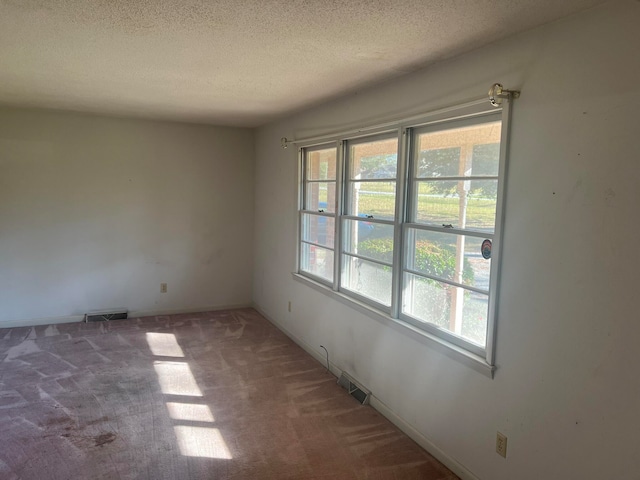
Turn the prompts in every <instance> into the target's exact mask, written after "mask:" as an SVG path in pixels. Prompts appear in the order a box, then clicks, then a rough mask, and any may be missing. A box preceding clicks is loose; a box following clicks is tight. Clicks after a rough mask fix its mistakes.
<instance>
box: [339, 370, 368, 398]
mask: <svg viewBox="0 0 640 480" xmlns="http://www.w3.org/2000/svg"><path fill="white" fill-rule="evenodd" d="M338 385H340V386H341V387H342V388H344V389H346V390H347V392H349V395H351V396H352V397H353V398H355V399H356V400H358V401H359V402H360V403H361V404H362V405H368V404H369V396H370V395H371V392H370V391H369V390H367V389H365V388H364V387H362V386H361V385H359V384H357V383H356V382H355V380H354V379H353V378H351V377H350V376H349V375H347V374H346V373H344V372H342V374H341V375H340V378H338Z"/></svg>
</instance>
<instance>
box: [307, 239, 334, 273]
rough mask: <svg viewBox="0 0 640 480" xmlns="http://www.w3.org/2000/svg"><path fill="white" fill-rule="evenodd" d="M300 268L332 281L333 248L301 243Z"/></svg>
mask: <svg viewBox="0 0 640 480" xmlns="http://www.w3.org/2000/svg"><path fill="white" fill-rule="evenodd" d="M300 270H303V271H305V272H309V273H311V274H313V275H316V276H317V277H321V278H324V279H325V280H327V281H329V282H333V250H329V249H327V248H322V247H318V246H316V245H309V244H308V243H303V244H302V245H301V248H300Z"/></svg>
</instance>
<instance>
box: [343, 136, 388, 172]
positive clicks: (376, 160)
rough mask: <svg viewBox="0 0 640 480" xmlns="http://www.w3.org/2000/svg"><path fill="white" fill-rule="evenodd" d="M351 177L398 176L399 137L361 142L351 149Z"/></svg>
mask: <svg viewBox="0 0 640 480" xmlns="http://www.w3.org/2000/svg"><path fill="white" fill-rule="evenodd" d="M349 150H350V151H349V165H350V168H349V172H350V176H349V178H352V179H359V180H363V179H370V178H392V179H395V178H396V174H397V170H398V139H397V138H391V139H387V140H378V141H375V142H367V143H359V144H356V145H352V146H351V148H350V149H349Z"/></svg>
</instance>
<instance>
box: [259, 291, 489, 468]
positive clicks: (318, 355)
mask: <svg viewBox="0 0 640 480" xmlns="http://www.w3.org/2000/svg"><path fill="white" fill-rule="evenodd" d="M252 307H253V308H254V309H255V310H256V311H257V312H259V313H260V315H262V316H263V317H264V318H266V319H267V320H269V322H271V323H272V324H273V325H274V326H275V327H276V328H277V329H278V330H280V331H281V332H282V333H284V334H285V335H286V336H287V337H289V338H290V339H291V340H293V341H294V342H295V343H296V344H298V345H299V346H300V347H301V348H302V349H303V350H304V351H305V352H307V353H308V354H309V355H311V356H312V357H313V358H314V359H316V360H317V361H318V362H319V363H320V364H322V365H324V366H325V367H326V365H327V359H326V356H325V353H324V350H316V349H315V348H313V347H312V346H311V345H309V344H308V343H307V342H305V341H304V340H302V339H301V338H300V337H298V336H297V335H294V334H293V333H291V332H290V331H289V330H288V329H286V328H285V327H283V326H282V325H281V324H280V323H278V322H277V321H276V320H275V319H273V318H272V317H271V316H270V315H269V314H267V313H266V312H265V311H264V310H262V309H261V308H260V306H259V305H257V304H256V303H254V304H253V305H252ZM329 370H330V371H331V373H332V374H333V375H334V376H335V377H338V376H340V373H341V372H342V369H341V368H340V367H339V366H338V365H335V364H334V363H332V362H329ZM369 404H370V405H371V407H372V408H374V409H376V410H377V411H378V412H380V414H381V415H383V416H384V417H385V418H386V419H387V420H389V421H390V422H391V423H393V424H394V425H395V426H396V427H398V428H399V429H400V430H402V431H403V432H404V433H405V434H406V435H407V436H408V437H409V438H411V439H412V440H413V441H414V442H416V443H417V444H418V445H420V446H421V447H422V448H424V449H425V450H426V451H427V452H429V453H430V454H431V455H433V456H434V457H435V458H437V459H438V460H439V461H440V462H442V463H443V464H444V465H445V466H446V467H447V468H448V469H449V470H451V471H452V472H453V473H455V474H456V475H457V476H458V477H460V478H461V479H462V480H480V479H479V478H478V477H477V476H476V475H474V474H473V473H472V472H471V471H470V470H469V469H468V468H467V467H465V466H464V465H463V464H461V463H460V462H459V461H458V460H456V459H455V458H453V457H451V456H450V455H448V454H446V453H445V452H443V451H442V450H441V449H440V448H438V447H437V446H436V445H435V444H434V443H433V442H432V441H431V440H429V439H428V438H427V437H425V436H424V435H422V434H421V433H420V432H419V431H418V430H416V429H415V428H414V427H413V426H412V425H411V424H410V423H409V422H407V421H406V420H405V419H403V418H402V417H401V416H400V415H398V414H396V413H395V412H394V411H393V410H392V409H391V408H390V407H389V406H388V405H386V404H385V403H384V402H382V401H381V400H380V399H379V398H378V397H376V396H375V392H374V393H372V394H371V398H370V402H369Z"/></svg>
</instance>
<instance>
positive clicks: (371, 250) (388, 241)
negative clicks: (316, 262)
mask: <svg viewBox="0 0 640 480" xmlns="http://www.w3.org/2000/svg"><path fill="white" fill-rule="evenodd" d="M342 232H343V235H344V240H345V242H344V246H345V247H344V248H345V252H348V253H353V254H355V255H360V256H363V257H368V258H370V259H372V260H378V261H381V262H386V263H392V262H393V225H385V224H380V223H373V222H367V221H366V220H357V221H356V220H345V221H344V223H343V230H342Z"/></svg>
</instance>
